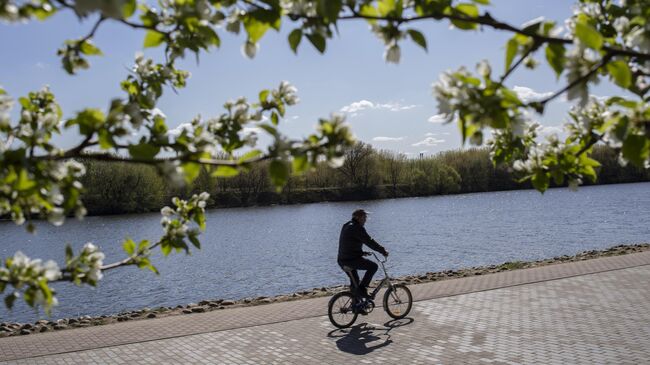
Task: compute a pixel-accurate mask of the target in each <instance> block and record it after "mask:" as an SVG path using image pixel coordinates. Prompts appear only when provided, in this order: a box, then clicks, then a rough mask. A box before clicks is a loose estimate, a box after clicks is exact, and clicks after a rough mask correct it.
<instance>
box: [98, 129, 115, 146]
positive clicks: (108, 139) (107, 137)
mask: <svg viewBox="0 0 650 365" xmlns="http://www.w3.org/2000/svg"><path fill="white" fill-rule="evenodd" d="M98 134H99V147H101V148H102V149H104V150H107V149H110V148H112V147H113V145H114V141H113V135H112V134H111V133H110V132H109V131H107V130H106V129H100V130H99V133H98Z"/></svg>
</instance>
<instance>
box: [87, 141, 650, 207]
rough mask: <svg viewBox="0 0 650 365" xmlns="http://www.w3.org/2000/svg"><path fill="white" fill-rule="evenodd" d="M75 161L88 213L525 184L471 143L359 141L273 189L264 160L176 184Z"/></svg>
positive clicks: (604, 175)
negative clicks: (201, 196)
mask: <svg viewBox="0 0 650 365" xmlns="http://www.w3.org/2000/svg"><path fill="white" fill-rule="evenodd" d="M593 157H594V158H595V159H596V160H598V161H600V163H601V164H602V167H601V168H600V169H599V172H598V181H597V182H596V184H615V183H627V182H640V181H650V170H642V169H639V168H635V167H633V166H627V167H622V166H620V165H619V163H618V160H617V154H616V153H615V152H614V151H613V150H611V149H609V148H608V147H604V146H597V147H596V148H595V151H594V155H593ZM82 162H83V163H84V164H85V165H86V168H87V173H86V176H85V177H84V178H83V181H82V182H83V184H84V186H85V188H86V193H85V194H84V198H83V200H84V203H85V204H86V207H87V209H88V211H89V213H90V214H119V213H136V212H147V211H155V210H159V209H160V208H161V207H162V206H164V205H167V204H169V202H170V200H171V198H172V197H174V196H180V197H187V196H190V195H191V194H193V193H198V192H202V191H207V192H209V193H210V195H211V199H210V202H209V205H208V207H241V206H252V205H271V204H296V203H313V202H322V201H354V200H368V199H383V198H399V197H411V196H429V195H440V194H458V193H471V192H485V191H499V190H513V189H527V188H530V185H529V184H527V183H524V184H520V183H517V182H516V181H515V179H514V178H513V175H512V174H511V173H510V171H509V169H508V168H507V167H506V166H497V167H495V166H493V164H492V162H491V161H490V158H489V152H488V150H487V149H478V148H473V149H467V150H455V151H447V152H441V153H439V154H437V155H435V156H431V157H425V158H419V159H412V158H406V157H405V156H404V155H399V154H396V153H393V152H389V151H377V150H375V149H373V148H372V147H371V146H370V145H368V144H363V143H358V144H357V145H356V146H354V147H353V148H351V149H350V150H349V151H348V152H347V154H346V159H345V162H344V164H343V166H341V167H340V168H338V169H334V168H331V167H329V166H327V165H326V164H322V165H319V166H317V167H316V168H315V170H313V171H310V172H308V173H305V174H303V175H301V176H293V177H291V178H290V180H289V181H288V183H287V185H286V186H285V187H284V189H283V191H282V192H280V193H278V192H276V191H275V189H274V187H273V186H272V184H271V182H270V179H269V175H268V173H267V166H266V165H265V164H264V163H261V164H259V165H256V166H255V167H253V168H252V169H251V170H250V171H247V172H242V173H241V174H239V175H238V176H236V177H233V178H227V179H226V178H212V177H210V175H209V174H208V172H207V171H205V170H204V171H202V172H201V174H200V175H199V177H198V178H197V179H196V180H195V182H194V183H193V184H191V185H190V186H185V187H178V186H174V185H173V184H171V183H170V182H168V181H165V180H164V179H163V178H162V177H160V176H159V175H158V173H157V171H156V169H155V168H154V167H152V166H147V165H138V164H132V163H106V162H99V161H90V160H84V161H82Z"/></svg>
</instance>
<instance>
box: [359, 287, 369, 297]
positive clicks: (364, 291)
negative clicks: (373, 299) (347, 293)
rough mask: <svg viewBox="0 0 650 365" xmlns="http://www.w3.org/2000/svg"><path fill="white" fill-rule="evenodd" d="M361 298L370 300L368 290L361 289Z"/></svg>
mask: <svg viewBox="0 0 650 365" xmlns="http://www.w3.org/2000/svg"><path fill="white" fill-rule="evenodd" d="M359 296H360V297H361V298H366V299H369V298H370V295H369V294H368V288H359Z"/></svg>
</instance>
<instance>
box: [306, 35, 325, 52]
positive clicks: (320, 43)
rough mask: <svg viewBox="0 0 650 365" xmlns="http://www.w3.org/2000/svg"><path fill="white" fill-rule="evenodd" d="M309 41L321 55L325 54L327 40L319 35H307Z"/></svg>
mask: <svg viewBox="0 0 650 365" xmlns="http://www.w3.org/2000/svg"><path fill="white" fill-rule="evenodd" d="M307 39H309V41H310V42H311V44H313V45H314V47H315V48H316V49H317V50H318V52H320V53H323V52H325V46H326V43H325V38H324V37H323V36H322V35H320V34H318V33H314V34H307Z"/></svg>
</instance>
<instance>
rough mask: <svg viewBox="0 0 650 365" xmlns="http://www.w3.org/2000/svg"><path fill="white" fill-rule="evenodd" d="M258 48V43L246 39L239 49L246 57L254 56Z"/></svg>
mask: <svg viewBox="0 0 650 365" xmlns="http://www.w3.org/2000/svg"><path fill="white" fill-rule="evenodd" d="M259 49H260V46H259V44H258V43H255V42H251V41H246V43H244V44H243V45H242V48H241V51H242V54H243V55H244V56H246V57H247V58H255V54H257V51H258V50H259Z"/></svg>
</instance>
